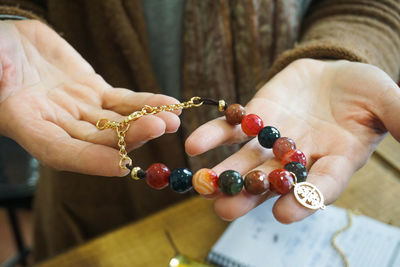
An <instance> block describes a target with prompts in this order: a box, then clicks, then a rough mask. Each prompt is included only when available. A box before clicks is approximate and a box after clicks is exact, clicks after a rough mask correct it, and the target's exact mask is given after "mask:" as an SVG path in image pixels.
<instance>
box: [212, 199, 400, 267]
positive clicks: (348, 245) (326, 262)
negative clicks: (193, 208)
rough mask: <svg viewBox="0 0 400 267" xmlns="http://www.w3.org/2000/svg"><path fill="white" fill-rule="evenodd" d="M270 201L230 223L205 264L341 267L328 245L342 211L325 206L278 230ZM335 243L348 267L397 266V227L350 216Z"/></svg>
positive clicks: (339, 224) (342, 218)
mask: <svg viewBox="0 0 400 267" xmlns="http://www.w3.org/2000/svg"><path fill="white" fill-rule="evenodd" d="M273 202H274V201H272V200H270V201H267V202H265V203H264V204H263V205H260V206H259V207H257V208H256V209H254V210H253V211H251V212H250V213H249V214H247V215H246V216H244V217H241V218H239V219H237V220H235V221H234V222H233V223H232V224H231V225H230V226H229V227H228V229H227V230H226V231H225V233H224V234H223V235H222V236H221V238H220V239H219V240H218V242H217V243H216V244H215V245H214V247H213V248H212V250H211V252H210V254H209V257H208V258H209V260H210V261H214V262H217V263H218V262H219V263H220V264H221V265H222V266H262V267H266V266H273V267H293V266H299V267H301V266H307V267H313V266H315V267H317V266H318V267H321V266H322V267H323V266H326V267H337V266H344V264H343V260H342V258H341V257H340V255H339V254H338V252H337V251H336V250H334V248H333V247H332V245H331V243H330V241H331V238H332V236H333V234H334V233H335V232H336V231H337V230H339V229H340V228H342V227H344V226H345V225H347V216H346V211H345V210H344V209H341V208H338V207H335V206H329V207H327V209H326V210H325V211H318V212H317V213H316V214H314V215H313V216H310V217H308V218H307V219H305V220H303V221H301V222H298V223H293V224H290V225H284V224H280V223H278V222H277V221H276V220H275V219H274V217H273V215H272V211H271V210H272V205H273ZM336 242H337V244H338V245H339V247H340V248H341V249H342V250H343V251H344V252H345V254H346V255H347V257H348V259H349V263H350V266H352V267H356V266H360V267H376V266H379V267H398V266H400V228H397V227H393V226H389V225H387V224H384V223H381V222H378V221H376V220H373V219H371V218H368V217H365V216H358V215H353V225H352V227H351V228H350V229H348V230H347V231H346V232H344V233H342V234H341V235H339V236H338V238H337V241H336ZM232 262H234V263H235V264H233V263H232Z"/></svg>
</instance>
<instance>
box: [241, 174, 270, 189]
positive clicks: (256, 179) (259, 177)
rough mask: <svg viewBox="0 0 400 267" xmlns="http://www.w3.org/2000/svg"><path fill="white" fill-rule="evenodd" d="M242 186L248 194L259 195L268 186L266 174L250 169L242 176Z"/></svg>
mask: <svg viewBox="0 0 400 267" xmlns="http://www.w3.org/2000/svg"><path fill="white" fill-rule="evenodd" d="M244 187H245V188H246V191H247V192H248V193H249V194H252V195H260V194H262V193H264V192H266V191H267V190H268V188H269V182H268V176H267V174H265V173H264V172H262V171H258V170H255V171H251V172H249V173H248V174H247V175H246V177H245V178H244Z"/></svg>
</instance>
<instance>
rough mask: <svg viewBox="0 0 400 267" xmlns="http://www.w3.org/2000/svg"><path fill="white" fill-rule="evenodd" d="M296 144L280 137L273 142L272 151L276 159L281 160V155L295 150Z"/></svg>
mask: <svg viewBox="0 0 400 267" xmlns="http://www.w3.org/2000/svg"><path fill="white" fill-rule="evenodd" d="M295 149H296V144H295V143H294V141H293V140H292V139H290V138H288V137H281V138H279V139H277V140H276V141H275V142H274V146H273V147H272V151H273V152H274V155H275V157H276V158H277V159H279V160H280V159H282V157H283V155H285V154H286V153H287V152H289V151H292V150H295Z"/></svg>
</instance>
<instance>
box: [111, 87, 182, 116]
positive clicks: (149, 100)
mask: <svg viewBox="0 0 400 267" xmlns="http://www.w3.org/2000/svg"><path fill="white" fill-rule="evenodd" d="M177 103H179V101H178V100H176V99H175V98H173V97H170V96H166V95H161V94H152V93H137V92H133V91H131V90H128V89H123V88H110V89H108V90H105V91H104V94H103V108H105V109H109V110H113V111H114V112H117V113H119V114H123V115H129V114H130V113H132V112H134V111H137V110H140V109H142V108H143V107H144V106H145V105H149V106H162V105H171V104H177ZM173 113H175V114H177V115H179V114H180V113H181V110H176V111H174V112H173Z"/></svg>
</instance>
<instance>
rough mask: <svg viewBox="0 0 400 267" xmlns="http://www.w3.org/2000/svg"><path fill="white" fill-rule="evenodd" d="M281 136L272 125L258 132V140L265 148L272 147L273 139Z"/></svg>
mask: <svg viewBox="0 0 400 267" xmlns="http://www.w3.org/2000/svg"><path fill="white" fill-rule="evenodd" d="M279 137H281V134H280V133H279V131H278V129H276V128H275V127H273V126H266V127H264V128H262V129H261V131H260V132H259V133H258V142H259V143H260V145H262V146H263V147H266V148H272V146H273V145H274V143H275V141H276V140H277V139H278V138H279Z"/></svg>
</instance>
